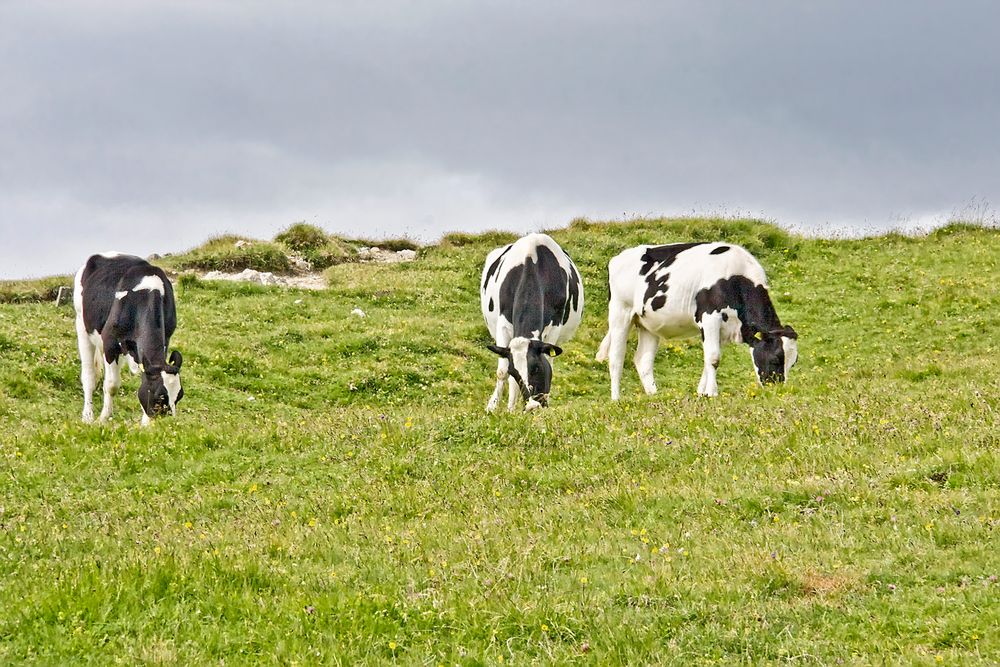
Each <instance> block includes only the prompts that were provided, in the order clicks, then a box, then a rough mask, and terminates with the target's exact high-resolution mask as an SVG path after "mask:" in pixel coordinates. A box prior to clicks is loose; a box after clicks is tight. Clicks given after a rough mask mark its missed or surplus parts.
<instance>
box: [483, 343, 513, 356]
mask: <svg viewBox="0 0 1000 667" xmlns="http://www.w3.org/2000/svg"><path fill="white" fill-rule="evenodd" d="M486 349H487V350H489V351H490V352H495V353H496V354H498V355H500V356H501V357H509V356H510V348H509V347H500V346H499V345H487V346H486Z"/></svg>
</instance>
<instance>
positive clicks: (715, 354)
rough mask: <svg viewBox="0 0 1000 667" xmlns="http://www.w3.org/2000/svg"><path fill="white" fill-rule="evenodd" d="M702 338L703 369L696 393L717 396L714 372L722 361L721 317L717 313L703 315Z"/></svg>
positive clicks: (717, 389)
mask: <svg viewBox="0 0 1000 667" xmlns="http://www.w3.org/2000/svg"><path fill="white" fill-rule="evenodd" d="M701 333H702V337H703V339H704V340H703V341H702V350H703V351H704V356H705V367H704V369H703V370H702V372H701V381H700V382H699V383H698V393H699V394H700V395H702V396H718V395H719V385H718V384H717V383H716V381H715V371H716V369H717V368H718V367H719V361H720V360H721V359H722V340H721V334H722V316H721V315H720V314H719V313H714V314H712V315H705V316H704V317H702V319H701Z"/></svg>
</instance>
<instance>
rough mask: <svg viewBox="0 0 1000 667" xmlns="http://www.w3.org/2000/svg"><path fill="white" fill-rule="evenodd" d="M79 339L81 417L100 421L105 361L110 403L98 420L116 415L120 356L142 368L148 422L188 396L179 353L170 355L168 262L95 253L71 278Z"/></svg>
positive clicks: (173, 323) (172, 321)
mask: <svg viewBox="0 0 1000 667" xmlns="http://www.w3.org/2000/svg"><path fill="white" fill-rule="evenodd" d="M73 306H74V308H75V309H76V338H77V346H78V347H79V350H80V366H81V370H80V381H81V383H82V384H83V421H84V422H88V423H89V422H92V421H93V420H94V407H93V398H92V394H93V392H94V388H95V387H96V386H97V372H98V369H99V367H100V365H101V362H102V361H103V364H104V404H103V406H102V409H101V415H100V417H99V419H100V421H106V420H107V419H109V418H110V417H111V412H112V398H113V397H114V394H115V392H116V391H117V390H118V387H119V386H121V368H120V367H119V359H120V358H121V357H122V356H124V357H125V359H126V361H127V362H128V365H129V369H130V370H131V371H132V373H134V374H137V373H139V371H140V366H139V363H140V362H141V364H142V367H141V371H142V381H141V383H140V385H139V404H140V405H141V406H142V425H143V426H148V425H149V423H150V419H151V418H153V417H156V416H158V415H161V414H167V413H169V414H176V413H177V403H178V402H179V401H180V400H181V398H183V397H184V390H183V389H182V388H181V378H180V370H181V363H182V361H183V360H182V358H181V353H180V352H178V351H177V350H174V351H173V352H171V353H170V357H169V359H168V358H167V346H168V345H169V344H170V337H171V336H172V335H173V333H174V329H176V328H177V312H176V310H175V306H174V290H173V286H172V285H171V284H170V280H168V279H167V275H166V274H165V273H164V272H163V270H162V269H160V268H158V267H155V266H153V265H152V264H150V263H149V262H147V261H146V260H144V259H142V258H140V257H134V256H132V255H123V254H120V253H115V252H107V253H102V254H99V255H93V256H91V257H90V258H89V259H88V260H87V262H86V264H84V265H83V266H82V267H80V270H79V271H77V273H76V277H75V279H74V282H73Z"/></svg>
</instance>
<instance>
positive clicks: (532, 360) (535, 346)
mask: <svg viewBox="0 0 1000 667" xmlns="http://www.w3.org/2000/svg"><path fill="white" fill-rule="evenodd" d="M487 347H488V348H489V349H490V350H492V351H493V352H495V353H497V354H498V355H500V356H501V357H504V358H506V359H507V361H508V362H509V363H508V367H507V370H508V372H509V373H510V375H511V377H512V378H514V380H515V381H516V382H517V384H518V386H520V387H521V395H522V396H524V409H525V410H526V411H531V410H534V409H536V408H544V407H546V406H547V405H548V404H549V391H550V389H551V388H552V364H551V363H549V357H558V356H559V355H560V354H562V348H561V347H559V346H558V345H552V344H551V343H543V342H542V341H540V340H537V339H534V338H530V339H529V338H523V337H517V338H515V339H514V340H512V341H511V342H510V347H500V346H498V345H488V346H487Z"/></svg>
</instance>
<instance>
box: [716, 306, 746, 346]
mask: <svg viewBox="0 0 1000 667" xmlns="http://www.w3.org/2000/svg"><path fill="white" fill-rule="evenodd" d="M719 312H720V313H722V314H723V315H725V316H726V318H725V320H724V321H723V322H722V328H721V329H720V330H719V342H721V343H723V344H725V343H742V342H743V323H742V322H740V317H739V315H738V314H737V312H736V310H735V309H733V308H723V309H722V310H720V311H719Z"/></svg>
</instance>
